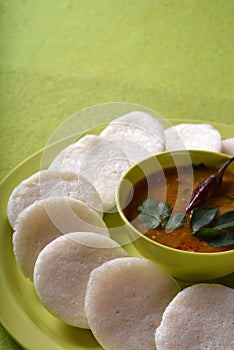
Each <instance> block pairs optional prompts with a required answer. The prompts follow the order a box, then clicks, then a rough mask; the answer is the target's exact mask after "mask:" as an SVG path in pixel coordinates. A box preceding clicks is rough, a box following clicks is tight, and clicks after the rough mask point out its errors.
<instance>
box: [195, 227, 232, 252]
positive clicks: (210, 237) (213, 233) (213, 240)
mask: <svg viewBox="0 0 234 350" xmlns="http://www.w3.org/2000/svg"><path fill="white" fill-rule="evenodd" d="M194 236H196V237H198V238H200V239H202V240H204V241H206V242H207V243H208V244H209V245H210V246H211V247H213V248H218V247H225V246H228V245H230V244H234V235H233V234H232V233H229V232H225V231H222V230H220V229H218V228H213V227H212V228H204V229H201V230H199V231H197V232H196V233H195V235H194Z"/></svg>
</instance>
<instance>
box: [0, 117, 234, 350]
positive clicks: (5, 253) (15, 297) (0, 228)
mask: <svg viewBox="0 0 234 350" xmlns="http://www.w3.org/2000/svg"><path fill="white" fill-rule="evenodd" d="M183 121H184V120H183ZM183 121H182V120H172V121H171V122H172V123H173V124H176V123H180V122H183ZM203 122H204V121H203ZM212 124H213V125H214V126H215V127H216V128H217V129H218V130H219V131H220V133H221V135H222V137H223V138H228V137H233V135H234V127H233V126H230V125H223V124H217V123H212ZM52 148H53V147H52ZM60 148H61V145H60ZM56 149H57V148H56ZM52 153H53V152H52ZM42 154H43V150H42V151H40V152H38V153H36V154H34V155H32V156H31V157H30V158H29V159H27V160H25V161H24V162H23V163H22V164H20V165H19V166H18V167H17V168H16V169H15V170H13V171H12V172H11V173H10V174H9V175H8V176H7V177H6V178H5V179H4V180H3V181H2V182H1V184H0V203H1V211H0V286H1V292H0V319H1V322H2V324H3V326H4V327H5V328H6V329H7V331H8V332H9V333H10V334H11V335H12V336H13V337H14V338H15V339H16V341H17V342H18V343H19V344H21V346H22V347H24V348H25V349H30V350H41V349H50V350H62V349H63V350H65V349H66V350H67V349H69V350H72V349H76V350H87V349H92V350H96V349H99V350H101V349H102V347H101V346H100V345H99V344H98V343H97V341H96V340H95V338H94V337H93V335H92V333H91V331H89V330H82V329H79V328H74V327H70V326H67V325H65V324H64V323H62V322H60V321H59V320H57V319H56V318H55V317H53V316H52V315H51V314H50V313H49V312H48V311H47V310H46V309H45V308H44V306H43V305H42V304H41V303H40V301H39V300H38V298H37V296H36V293H35V290H34V286H33V283H32V282H30V281H29V280H27V279H25V278H24V276H23V274H22V273H21V272H20V271H19V269H18V267H17V264H16V261H15V258H14V254H13V249H12V229H11V227H10V225H9V223H8V220H7V215H6V208H7V202H8V198H9V196H10V194H11V192H12V190H13V189H14V187H15V186H16V185H17V184H18V183H19V182H21V181H22V180H23V179H25V178H27V177H28V176H30V175H32V174H33V173H35V172H36V171H38V170H39V169H40V163H41V157H42ZM106 219H107V223H108V224H111V225H113V226H114V225H115V223H114V222H112V221H114V220H117V219H118V218H117V216H116V215H112V216H110V217H107V218H106ZM126 249H127V250H128V252H129V254H130V255H133V256H139V254H138V253H137V252H136V250H135V249H134V248H133V247H132V246H130V245H129V246H128V247H126ZM217 282H219V283H223V284H225V285H228V286H231V287H233V288H234V274H233V275H230V276H226V277H224V278H222V279H219V280H217ZM179 283H180V285H181V286H182V287H184V286H186V285H188V283H186V282H182V281H179Z"/></svg>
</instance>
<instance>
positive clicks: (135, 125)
mask: <svg viewBox="0 0 234 350" xmlns="http://www.w3.org/2000/svg"><path fill="white" fill-rule="evenodd" d="M100 136H101V137H103V138H105V139H108V140H111V141H114V142H115V143H116V144H117V145H118V146H119V147H120V148H122V149H123V151H124V152H125V154H126V155H127V157H128V159H129V161H130V162H131V163H132V164H133V163H136V162H139V161H140V160H142V159H144V158H146V157H149V156H150V155H152V154H157V153H159V152H163V151H164V150H165V137H164V129H163V127H162V125H161V124H160V123H159V122H158V121H157V120H156V119H155V118H153V117H152V116H151V115H149V114H147V113H145V112H142V111H133V112H130V113H128V114H125V115H123V116H121V117H119V118H116V119H114V120H112V121H111V122H110V123H109V125H108V126H107V127H106V128H105V129H104V130H103V131H102V132H101V134H100Z"/></svg>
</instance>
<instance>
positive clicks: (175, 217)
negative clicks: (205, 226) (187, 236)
mask: <svg viewBox="0 0 234 350" xmlns="http://www.w3.org/2000/svg"><path fill="white" fill-rule="evenodd" d="M184 222H185V214H182V213H175V214H171V215H170V217H169V220H168V221H167V223H166V230H167V231H173V230H175V229H176V228H179V227H182V226H183V225H184Z"/></svg>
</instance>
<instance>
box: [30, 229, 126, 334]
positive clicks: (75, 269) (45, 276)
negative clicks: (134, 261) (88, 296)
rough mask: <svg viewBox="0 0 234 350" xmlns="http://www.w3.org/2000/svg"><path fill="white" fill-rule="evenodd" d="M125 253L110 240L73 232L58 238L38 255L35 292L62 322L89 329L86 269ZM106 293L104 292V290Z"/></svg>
mask: <svg viewBox="0 0 234 350" xmlns="http://www.w3.org/2000/svg"><path fill="white" fill-rule="evenodd" d="M126 256H128V254H127V253H126V251H125V250H124V249H123V248H122V247H120V246H119V245H118V244H117V243H116V242H115V241H113V240H112V239H110V238H108V237H105V236H102V235H99V234H96V233H92V232H74V233H70V234H66V235H63V236H60V237H58V238H57V239H55V240H54V241H53V242H51V243H50V244H48V245H47V246H46V247H45V248H44V249H43V250H42V251H41V253H40V254H39V256H38V258H37V261H36V264H35V269H34V284H35V289H36V292H37V294H38V296H39V298H40V300H41V301H42V303H43V304H44V305H45V306H46V307H47V309H48V310H49V311H50V312H51V313H52V314H54V315H55V316H56V317H58V318H59V319H60V320H62V321H63V322H65V323H67V324H69V325H72V326H76V327H80V328H89V324H88V322H87V319H86V315H85V311H84V299H85V293H86V286H87V282H88V280H89V275H90V272H91V271H92V270H93V269H94V268H96V267H97V266H99V265H101V264H102V263H104V262H106V261H108V260H110V259H114V258H117V257H118V258H120V257H126ZM105 294H106V292H105Z"/></svg>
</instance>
